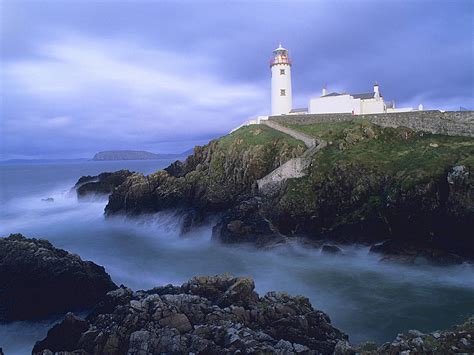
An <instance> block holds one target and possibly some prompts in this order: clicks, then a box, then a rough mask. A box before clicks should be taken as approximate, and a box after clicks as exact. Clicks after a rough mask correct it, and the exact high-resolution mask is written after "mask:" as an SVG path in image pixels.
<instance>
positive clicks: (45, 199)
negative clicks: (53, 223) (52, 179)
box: [41, 197, 54, 202]
mask: <svg viewBox="0 0 474 355" xmlns="http://www.w3.org/2000/svg"><path fill="white" fill-rule="evenodd" d="M41 201H43V202H54V198H52V197H47V198H42V199H41Z"/></svg>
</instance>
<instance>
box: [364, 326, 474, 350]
mask: <svg viewBox="0 0 474 355" xmlns="http://www.w3.org/2000/svg"><path fill="white" fill-rule="evenodd" d="M473 339H474V317H471V318H470V319H468V320H467V321H466V322H465V323H464V324H461V325H457V326H454V327H453V328H452V329H448V330H444V331H436V332H432V333H428V334H424V333H422V332H420V331H418V330H410V331H408V332H407V333H404V334H399V335H398V336H397V338H396V339H395V340H394V341H393V342H389V343H385V344H383V345H382V346H381V347H379V348H378V349H377V350H376V351H373V352H370V354H403V353H404V354H454V353H460V354H473V353H474V340H473Z"/></svg>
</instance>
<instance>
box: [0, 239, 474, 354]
mask: <svg viewBox="0 0 474 355" xmlns="http://www.w3.org/2000/svg"><path fill="white" fill-rule="evenodd" d="M0 243H1V245H0V246H1V247H0V251H1V252H0V282H1V290H2V292H1V294H0V295H1V297H0V309H1V310H2V312H3V313H2V321H3V322H5V321H12V320H16V319H39V318H44V317H47V316H49V315H51V314H58V313H62V312H66V311H68V312H69V311H80V310H87V309H89V310H90V311H89V315H88V316H87V317H86V318H85V319H81V318H78V317H76V316H75V315H74V314H73V313H68V314H67V315H66V316H65V318H64V320H63V321H61V322H60V323H58V324H56V325H55V326H53V327H52V328H51V329H50V330H49V332H48V334H47V336H46V338H45V339H43V340H40V341H38V342H37V343H36V345H35V347H34V349H33V353H34V354H43V355H52V354H58V355H59V354H62V355H65V354H83V355H86V354H142V353H143V354H159V353H180V354H183V353H190V352H193V353H197V354H223V353H228V354H235V353H248V354H257V353H285V354H292V353H302V354H347V355H348V354H355V353H361V354H400V353H403V352H405V353H407V354H408V352H407V351H410V352H411V353H470V352H472V351H474V318H471V319H469V320H468V321H467V322H465V323H464V324H462V325H459V326H456V327H454V328H453V329H451V330H446V331H437V332H432V333H429V334H423V333H421V332H418V331H415V330H413V331H409V332H408V333H407V334H399V335H398V336H397V338H396V339H395V340H394V341H393V342H390V343H386V344H383V345H382V346H380V347H377V346H376V345H375V344H374V343H370V342H369V343H364V344H361V345H358V346H354V345H352V344H350V342H349V340H350V339H349V337H348V336H347V335H346V334H344V333H343V332H342V331H340V330H338V329H337V328H335V327H334V326H333V325H332V324H331V321H330V318H329V316H328V315H327V314H325V313H324V312H322V311H319V310H317V309H314V308H313V306H312V305H311V303H310V302H309V300H308V299H307V298H306V297H303V296H290V295H288V294H286V293H283V292H274V291H272V292H268V293H266V294H265V295H263V296H260V295H258V294H257V293H256V292H255V284H254V281H253V280H252V279H251V278H247V277H234V276H232V275H229V274H224V275H216V276H196V277H194V278H192V279H191V280H189V281H188V282H186V283H184V284H182V285H181V286H173V285H166V286H160V287H155V288H153V289H151V290H147V291H132V290H131V289H129V288H127V287H126V286H123V285H121V286H120V287H117V286H116V285H115V284H114V283H113V282H112V280H111V279H110V276H109V275H108V274H107V273H106V272H105V270H104V268H103V267H100V266H97V265H95V264H93V263H92V262H89V261H82V260H81V259H80V258H79V257H78V256H77V255H73V254H69V253H68V252H66V251H64V250H61V249H57V248H54V247H53V246H52V245H51V244H50V243H49V242H48V241H46V240H41V239H29V238H26V237H24V236H22V235H19V234H17V235H11V236H9V237H8V238H1V239H0ZM325 249H326V252H328V253H337V252H339V251H338V250H337V249H334V248H331V247H329V246H327V247H326V248H325ZM11 300H15V301H16V302H15V304H12V303H11ZM78 301H80V302H79V303H78ZM52 306H53V307H52Z"/></svg>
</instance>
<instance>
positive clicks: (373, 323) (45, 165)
mask: <svg viewBox="0 0 474 355" xmlns="http://www.w3.org/2000/svg"><path fill="white" fill-rule="evenodd" d="M170 163H171V160H166V159H162V160H153V161H152V160H150V161H100V162H99V161H87V160H78V161H55V162H54V161H53V162H51V161H49V162H48V161H46V162H26V163H25V162H11V163H0V236H1V237H6V236H8V235H9V234H10V233H22V234H24V235H25V236H27V237H35V238H44V239H47V240H49V241H50V242H51V243H53V244H54V245H55V246H56V247H58V248H62V249H65V250H67V251H68V252H70V253H76V254H78V255H80V256H81V258H82V259H84V260H91V261H93V262H95V263H96V264H99V265H102V266H104V267H105V269H106V271H107V272H108V273H109V274H110V275H111V277H112V279H113V281H114V282H115V283H116V284H118V285H120V284H124V285H127V286H128V287H130V288H132V289H134V290H139V289H150V288H152V287H155V286H159V285H165V284H181V283H183V282H185V281H187V280H188V279H190V278H191V277H193V276H195V275H215V274H220V273H225V272H228V273H232V274H234V275H236V276H251V277H253V278H254V279H255V283H256V290H257V292H259V294H261V295H263V294H264V293H265V292H268V291H271V290H275V291H284V292H287V293H289V294H293V295H297V294H299V295H304V296H306V297H308V298H309V299H310V301H311V303H312V304H313V307H314V308H316V309H320V310H322V311H324V312H326V313H327V314H328V315H329V317H330V318H331V320H332V322H333V324H334V325H335V326H336V327H338V328H339V329H341V330H342V331H344V332H345V333H347V334H348V335H349V340H350V341H351V342H352V343H354V344H357V343H360V342H364V341H374V342H376V343H378V344H381V343H383V342H386V341H390V340H393V339H394V338H395V337H396V336H397V334H398V333H400V332H405V331H408V330H410V329H418V330H420V331H423V332H428V331H434V330H438V329H444V328H448V327H450V326H452V325H454V324H457V323H460V322H462V321H464V320H465V319H467V318H468V317H469V316H471V315H473V314H474V266H473V265H467V264H463V265H456V266H432V265H428V264H425V263H418V264H416V265H403V264H394V263H387V262H381V261H380V260H379V257H378V256H376V255H372V254H370V253H369V250H368V248H367V247H357V246H354V247H344V249H345V255H343V256H339V255H324V254H321V252H320V251H319V250H317V249H311V248H308V247H307V246H302V245H300V244H298V243H296V242H295V243H290V244H287V245H281V246H278V247H274V248H271V249H257V248H254V247H251V246H244V245H241V246H235V245H232V246H228V245H222V244H219V243H217V242H215V241H213V240H211V234H212V225H208V226H204V227H202V228H199V229H196V230H193V231H192V232H190V233H188V234H186V235H184V236H183V235H180V223H181V218H180V216H179V215H177V214H176V213H174V212H164V213H157V214H154V215H147V216H143V217H140V218H133V219H132V218H126V217H123V216H117V217H113V218H104V207H105V205H106V204H107V199H106V198H103V197H94V198H90V199H87V200H81V201H78V200H77V198H76V195H75V192H74V190H72V187H73V186H74V184H75V183H76V181H77V180H78V179H79V177H81V176H83V175H96V174H99V173H101V172H106V171H116V170H119V169H129V170H132V171H136V172H142V173H144V174H149V173H151V172H154V171H156V170H159V169H162V168H164V167H166V166H167V165H168V164H170ZM48 198H52V199H53V201H45V199H48ZM63 316H64V315H62V314H59V315H55V316H52V317H51V318H48V319H45V320H42V321H36V322H13V323H8V324H0V347H2V348H3V351H4V352H5V354H29V353H31V350H32V348H33V345H34V344H35V342H36V341H38V340H41V339H43V338H44V337H45V336H46V333H47V331H48V329H49V328H50V327H51V326H52V325H53V324H55V323H56V322H58V321H59V320H61V318H62V317H63Z"/></svg>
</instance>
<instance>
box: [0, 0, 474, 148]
mask: <svg viewBox="0 0 474 355" xmlns="http://www.w3.org/2000/svg"><path fill="white" fill-rule="evenodd" d="M473 4H474V3H473V2H472V0H458V1H451V2H441V1H434V2H433V1H426V0H416V1H402V2H380V1H375V0H365V1H359V2H354V1H336V2H334V1H327V2H325V1H317V2H308V1H300V2H295V1H278V2H253V3H252V2H245V1H242V2H215V1H207V0H201V1H199V2H186V4H185V6H183V5H184V4H182V3H179V4H177V3H173V2H139V3H135V2H114V3H113V4H111V3H110V2H108V1H105V2H104V1H92V2H91V1H88V2H72V3H71V2H68V3H67V4H66V3H64V4H62V3H59V2H57V1H51V0H45V1H41V2H18V1H8V0H7V1H4V2H3V3H2V15H1V16H2V18H1V19H0V20H2V21H0V25H1V26H2V27H1V31H0V36H1V38H0V39H1V43H2V51H1V52H0V56H1V59H2V63H1V64H2V65H1V66H0V75H1V76H0V95H1V97H2V107H1V114H0V130H1V132H0V135H1V142H0V145H1V147H2V153H3V155H4V156H5V155H12V154H23V155H53V154H63V155H80V156H85V155H90V154H92V153H94V152H96V151H98V150H106V149H118V148H122V149H148V150H152V151H162V152H166V151H168V152H171V151H179V150H184V149H187V148H189V147H191V146H193V145H194V144H195V143H205V142H206V141H207V140H208V139H209V138H213V137H217V136H219V135H221V134H225V133H226V132H227V131H228V130H230V129H231V128H233V127H235V126H237V125H238V124H240V123H241V122H242V121H244V120H246V119H248V118H250V117H252V116H255V115H258V114H266V113H268V111H269V106H270V98H269V89H270V74H269V68H268V65H267V63H268V59H269V55H270V53H271V50H272V49H273V48H274V46H276V45H277V44H278V41H282V42H283V44H284V45H285V46H286V47H287V48H289V49H290V55H291V56H292V57H293V61H294V65H293V68H292V78H293V94H294V98H293V103H294V105H295V107H304V106H306V105H307V103H308V100H309V98H310V97H311V96H312V95H318V94H319V93H320V90H321V87H322V85H323V84H325V83H327V84H328V88H329V89H330V90H341V91H348V92H364V91H367V90H370V89H371V88H372V84H373V82H374V81H378V82H379V84H380V85H381V91H382V94H383V95H384V97H385V98H386V99H388V100H392V99H393V100H395V101H396V103H397V106H407V105H412V106H417V105H418V104H419V103H423V104H424V105H425V107H427V108H441V109H458V108H459V106H464V107H468V108H471V109H472V108H474V107H473V106H472V103H473V102H474V92H473V88H474V67H473V66H472V62H473V60H474V53H473V51H474V49H473V47H472V29H471V27H472V22H473V17H474V15H473V14H474V12H473V11H472V10H473ZM58 117H69V118H70V119H58Z"/></svg>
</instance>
